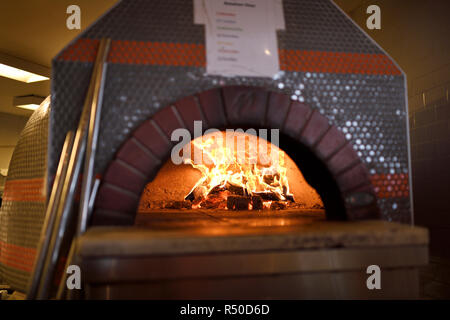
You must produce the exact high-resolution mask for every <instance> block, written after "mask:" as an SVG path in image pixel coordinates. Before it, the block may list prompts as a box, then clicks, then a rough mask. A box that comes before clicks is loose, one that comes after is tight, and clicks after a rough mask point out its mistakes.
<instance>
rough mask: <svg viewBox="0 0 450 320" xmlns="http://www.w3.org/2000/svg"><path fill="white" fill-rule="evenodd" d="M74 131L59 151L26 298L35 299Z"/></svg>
mask: <svg viewBox="0 0 450 320" xmlns="http://www.w3.org/2000/svg"><path fill="white" fill-rule="evenodd" d="M73 138H74V133H73V131H69V132H68V133H67V135H66V139H65V141H64V145H63V148H62V151H61V157H60V159H59V163H58V169H57V170H56V175H55V179H54V182H53V186H52V191H51V194H50V198H49V201H48V204H47V209H46V211H45V218H44V223H43V226H42V231H41V236H40V239H39V243H38V251H37V254H36V259H35V260H34V265H33V273H32V277H31V280H30V283H29V285H28V293H27V299H29V300H30V299H35V298H36V294H37V289H38V284H39V279H40V277H41V274H42V269H43V266H44V259H45V256H46V255H47V251H48V246H49V242H50V237H51V232H52V230H53V225H54V223H55V218H56V209H57V207H58V203H59V198H60V196H61V191H62V184H63V181H64V179H65V176H66V173H67V166H68V163H69V155H70V152H71V151H72V145H73Z"/></svg>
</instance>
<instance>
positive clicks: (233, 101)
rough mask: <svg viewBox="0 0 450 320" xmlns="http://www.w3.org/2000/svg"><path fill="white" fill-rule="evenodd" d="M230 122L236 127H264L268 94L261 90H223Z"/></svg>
mask: <svg viewBox="0 0 450 320" xmlns="http://www.w3.org/2000/svg"><path fill="white" fill-rule="evenodd" d="M222 92H223V97H224V101H225V110H226V112H227V116H228V120H229V121H230V122H231V123H233V124H236V125H244V126H247V125H255V126H259V127H263V126H264V118H265V116H266V107H267V99H268V92H267V91H266V90H264V89H261V88H254V87H244V86H233V87H225V88H223V89H222Z"/></svg>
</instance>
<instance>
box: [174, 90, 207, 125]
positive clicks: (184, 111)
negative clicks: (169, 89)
mask: <svg viewBox="0 0 450 320" xmlns="http://www.w3.org/2000/svg"><path fill="white" fill-rule="evenodd" d="M175 107H176V108H177V110H178V113H179V114H180V116H181V118H182V119H183V122H184V124H185V126H186V127H187V129H188V130H189V131H190V132H191V134H193V133H194V121H202V122H203V124H202V127H203V128H205V127H207V126H208V124H207V123H206V122H205V121H204V119H203V116H202V112H201V110H200V107H199V106H198V104H197V101H195V98H194V97H193V96H190V97H187V98H184V99H182V100H180V101H177V102H176V103H175Z"/></svg>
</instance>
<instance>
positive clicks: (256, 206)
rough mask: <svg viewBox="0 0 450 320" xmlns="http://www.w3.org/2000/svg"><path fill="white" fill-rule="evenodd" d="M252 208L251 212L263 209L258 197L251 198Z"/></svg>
mask: <svg viewBox="0 0 450 320" xmlns="http://www.w3.org/2000/svg"><path fill="white" fill-rule="evenodd" d="M252 206H253V210H262V209H263V201H262V199H261V197H260V196H252Z"/></svg>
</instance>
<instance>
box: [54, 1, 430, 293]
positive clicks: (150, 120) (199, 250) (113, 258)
mask: <svg viewBox="0 0 450 320" xmlns="http://www.w3.org/2000/svg"><path fill="white" fill-rule="evenodd" d="M194 4H195V1H194V3H193V1H184V0H171V1H162V0H161V1H160V0H155V1H144V0H133V1H127V0H123V1H121V2H119V3H118V4H117V5H116V6H115V7H113V8H112V9H111V10H110V11H109V12H107V13H106V14H105V15H104V16H103V17H101V18H100V19H99V20H98V21H96V22H95V23H94V24H93V25H92V26H91V27H89V28H88V29H87V30H86V31H85V32H83V33H82V34H81V36H79V37H78V38H76V39H75V40H74V41H72V42H71V43H70V44H69V45H68V46H67V47H66V48H64V50H63V51H61V52H60V53H59V54H58V55H57V56H56V57H55V58H54V60H53V76H52V89H51V92H52V93H51V113H50V124H49V143H48V161H47V168H48V172H47V174H48V175H47V177H48V179H49V182H50V183H51V181H52V179H53V177H54V176H55V173H56V170H57V166H58V159H59V156H60V153H61V150H62V147H63V144H64V137H65V136H66V133H67V131H68V130H73V129H75V128H76V125H77V123H78V121H79V118H80V113H81V109H82V106H83V101H84V99H85V97H86V94H87V91H88V86H89V80H90V76H91V73H92V72H93V65H94V60H95V57H96V54H97V50H98V47H99V43H100V39H102V38H110V39H111V46H110V50H109V53H108V56H107V70H106V73H105V80H104V90H103V98H102V100H103V101H102V112H101V119H100V123H99V136H98V146H97V151H96V157H95V164H94V173H95V174H96V176H97V177H99V179H100V181H101V182H100V186H99V188H98V191H97V194H96V197H95V201H94V202H93V211H92V215H91V217H90V220H89V226H90V228H89V230H88V232H87V233H86V234H85V235H83V236H82V237H81V238H80V239H78V253H79V254H78V259H79V263H80V264H81V265H82V266H84V268H85V270H89V272H88V275H87V276H86V277H87V278H86V287H85V288H86V290H85V291H84V292H83V295H82V297H85V298H105V299H109V298H111V299H114V298H129V297H139V298H142V297H144V298H149V297H150V298H161V297H163V298H199V297H200V298H210V297H212V298H214V297H216V298H224V297H225V298H230V297H231V298H233V297H240V298H255V297H256V298H258V297H275V298H276V297H278V298H280V297H287V298H299V297H306V298H315V297H326V298H329V297H341V298H355V297H356V298H360V297H384V298H386V297H410V296H414V294H415V293H416V291H417V290H416V289H417V287H416V282H417V281H412V282H411V285H412V287H408V286H406V287H408V288H406V287H403V289H405V290H403V289H398V288H400V287H402V286H401V285H399V281H400V282H401V281H403V280H405V279H406V278H407V279H416V278H415V277H417V273H416V272H417V270H416V269H415V268H416V266H417V265H419V264H421V263H423V261H425V260H426V258H425V257H426V246H425V243H426V240H424V239H425V236H424V232H423V230H419V231H417V230H416V229H413V228H410V227H409V225H410V224H411V223H412V222H413V208H412V201H411V185H410V158H409V138H408V135H409V133H408V132H409V131H408V111H407V100H406V81H405V79H406V78H405V75H404V73H403V72H402V70H401V69H400V68H399V67H398V65H397V64H396V63H395V62H394V61H393V60H392V59H391V58H390V57H389V55H388V54H387V53H386V52H384V51H383V49H382V48H381V47H379V46H378V45H377V44H376V43H375V42H374V41H372V40H371V39H370V38H369V37H368V36H367V35H366V34H365V33H364V32H363V31H362V30H361V29H359V28H358V27H357V26H356V24H354V23H353V22H352V21H351V20H350V19H349V18H348V17H347V16H346V15H345V14H344V13H343V12H342V11H341V10H340V9H339V8H338V7H337V6H336V5H335V4H334V3H333V2H332V1H328V0H320V1H319V0H302V1H296V0H283V1H282V6H283V7H282V8H283V12H284V22H285V26H284V28H283V29H279V30H277V31H276V39H277V46H278V56H279V72H278V73H277V74H275V75H274V76H273V77H252V76H233V77H229V76H220V75H211V74H208V73H207V70H206V67H207V63H208V62H207V60H208V59H207V50H208V46H207V44H206V43H205V26H204V25H202V24H196V23H194V19H193V12H194V9H195V8H194ZM180 130H181V131H180ZM177 132H178V133H179V132H183V133H184V134H186V136H187V138H186V139H184V140H182V139H181V135H180V134H177ZM227 134H229V137H231V138H229V139H228V140H227ZM212 137H215V138H214V139H213V138H212ZM220 137H222V138H220ZM223 141H234V142H236V143H237V142H238V141H241V142H242V144H241V148H240V149H239V148H236V147H235V146H232V147H229V146H226V145H224V144H223V143H222V142H223ZM218 142H220V143H218ZM263 144H264V145H265V146H264V147H261V146H262V145H263ZM261 150H263V151H262V153H263V156H262V158H264V157H265V156H266V155H269V154H270V152H271V151H275V155H276V156H275V158H274V157H273V154H272V158H270V156H268V157H269V158H270V159H269V160H268V161H266V162H265V163H261ZM240 152H241V153H242V154H243V158H244V162H239V161H238V160H237V159H238V158H239V153H240ZM196 153H197V154H200V156H201V157H200V159H202V160H205V159H208V160H209V162H208V163H207V164H205V163H202V162H201V161H200V162H199V161H198V159H196V158H195V154H196ZM242 154H241V156H242ZM180 155H183V156H182V159H180ZM255 156H257V159H256V160H255V162H252V163H250V164H249V163H247V162H246V161H249V160H254V157H255ZM175 158H176V159H177V160H174V159H175ZM224 159H226V160H228V162H223V160H224ZM274 159H276V160H274ZM389 222H391V223H392V224H389ZM339 248H341V249H339ZM413 252H416V253H417V254H412V253H413ZM325 257H326V258H325ZM398 257H401V259H400V260H402V261H398V259H397V258H398ZM321 259H322V260H321ZM330 259H331V260H330ZM414 259H419V260H420V259H422V260H420V261H419V262H418V260H414ZM394 260H395V261H394ZM77 261H78V260H77ZM402 263H403V264H402ZM372 264H380V265H382V266H386V267H388V268H390V269H389V270H390V271H389V272H388V274H387V275H386V277H387V279H390V280H389V281H390V283H391V284H390V285H389V284H386V288H390V289H386V290H388V291H386V292H387V293H386V292H385V293H384V295H383V294H378V293H374V291H370V292H369V291H367V290H366V288H365V283H366V282H365V279H366V277H367V274H366V272H365V270H366V269H365V268H366V267H367V266H368V265H372ZM400 270H401V271H400ZM405 277H406V278H405ZM195 279H201V281H200V280H198V281H196V280H195ZM239 279H240V280H239ZM359 280H360V281H359ZM199 281H200V282H199ZM358 281H359V282H358ZM405 281H406V280H405ZM332 283H335V284H336V283H339V285H337V287H336V286H335V285H332ZM402 283H409V282H408V281H406V282H402ZM396 285H397V286H396ZM288 287H292V290H291V289H289V290H287V288H288ZM338 287H339V288H340V289H339V288H338ZM149 288H151V289H149ZM237 288H238V289H237ZM283 288H284V289H283ZM320 288H322V289H320ZM389 290H391V291H389ZM71 294H72V293H71ZM377 294H378V295H377ZM75 295H76V294H75Z"/></svg>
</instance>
